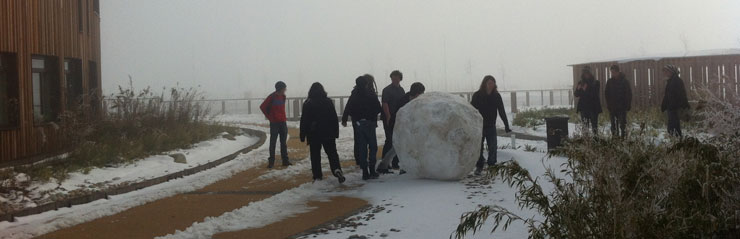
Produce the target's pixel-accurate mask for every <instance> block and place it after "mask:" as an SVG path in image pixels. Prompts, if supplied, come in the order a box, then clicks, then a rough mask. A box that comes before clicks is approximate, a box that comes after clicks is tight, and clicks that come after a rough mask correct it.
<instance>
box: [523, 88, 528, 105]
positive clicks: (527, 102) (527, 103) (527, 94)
mask: <svg viewBox="0 0 740 239" xmlns="http://www.w3.org/2000/svg"><path fill="white" fill-rule="evenodd" d="M524 94H525V95H526V96H527V107H529V91H527V92H526V93H524Z"/></svg>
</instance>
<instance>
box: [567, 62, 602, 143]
mask: <svg viewBox="0 0 740 239" xmlns="http://www.w3.org/2000/svg"><path fill="white" fill-rule="evenodd" d="M600 91H601V83H600V82H599V81H598V80H596V79H595V78H594V75H593V74H592V73H591V67H589V66H586V67H584V68H583V71H582V72H581V81H579V82H578V84H577V85H576V90H575V91H574V92H573V95H574V96H575V97H576V98H578V105H576V112H579V113H581V121H583V124H584V126H585V128H586V129H588V127H591V129H592V131H593V133H594V135H597V134H598V133H599V114H601V112H602V109H601V96H600V94H599V92H600Z"/></svg>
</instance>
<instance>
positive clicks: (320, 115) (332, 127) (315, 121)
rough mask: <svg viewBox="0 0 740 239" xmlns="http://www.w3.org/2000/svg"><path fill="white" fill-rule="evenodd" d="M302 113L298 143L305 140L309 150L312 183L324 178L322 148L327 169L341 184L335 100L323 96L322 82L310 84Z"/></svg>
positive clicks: (342, 177)
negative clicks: (326, 161) (327, 164)
mask: <svg viewBox="0 0 740 239" xmlns="http://www.w3.org/2000/svg"><path fill="white" fill-rule="evenodd" d="M302 112H303V113H302V114H301V142H306V141H308V145H309V147H310V151H311V172H312V173H313V180H314V181H316V180H322V179H323V178H324V176H323V173H322V172H321V147H323V148H324V152H326V156H327V157H328V158H329V168H331V173H332V174H333V175H334V177H337V179H339V183H343V182H344V180H345V178H344V174H343V173H342V168H341V165H340V164H339V155H338V154H337V143H336V139H337V138H339V120H337V111H336V110H335V109H334V101H332V100H331V99H329V97H327V96H326V91H324V86H322V85H321V83H318V82H316V83H313V85H311V89H310V90H309V91H308V98H307V99H306V102H304V103H303V111H302Z"/></svg>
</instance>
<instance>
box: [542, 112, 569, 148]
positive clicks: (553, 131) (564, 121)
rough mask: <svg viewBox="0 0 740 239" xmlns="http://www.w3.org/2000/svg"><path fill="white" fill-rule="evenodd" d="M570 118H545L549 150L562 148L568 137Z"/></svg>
mask: <svg viewBox="0 0 740 239" xmlns="http://www.w3.org/2000/svg"><path fill="white" fill-rule="evenodd" d="M568 119H569V118H568V117H565V116H556V117H547V118H545V124H546V125H547V150H553V149H555V148H557V147H560V145H561V144H562V141H563V139H565V138H566V137H568Z"/></svg>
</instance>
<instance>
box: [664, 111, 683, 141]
mask: <svg viewBox="0 0 740 239" xmlns="http://www.w3.org/2000/svg"><path fill="white" fill-rule="evenodd" d="M668 133H669V134H671V135H672V136H676V137H682V136H683V134H682V133H681V119H680V118H679V111H678V110H669V111H668Z"/></svg>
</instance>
